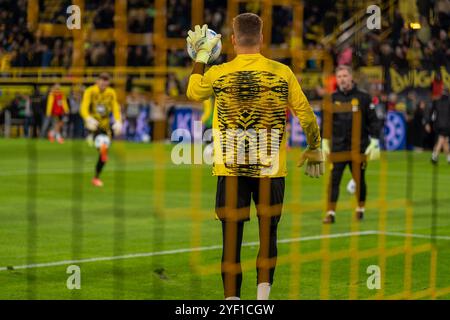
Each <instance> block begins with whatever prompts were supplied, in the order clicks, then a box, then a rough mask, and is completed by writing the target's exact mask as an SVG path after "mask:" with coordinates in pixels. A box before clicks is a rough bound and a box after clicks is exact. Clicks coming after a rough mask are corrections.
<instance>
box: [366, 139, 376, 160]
mask: <svg viewBox="0 0 450 320" xmlns="http://www.w3.org/2000/svg"><path fill="white" fill-rule="evenodd" d="M364 154H365V155H366V156H367V159H368V160H377V159H380V140H378V139H374V138H370V144H369V146H368V147H367V149H366V151H365V152H364Z"/></svg>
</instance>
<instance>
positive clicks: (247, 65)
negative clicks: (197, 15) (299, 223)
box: [186, 13, 324, 300]
mask: <svg viewBox="0 0 450 320" xmlns="http://www.w3.org/2000/svg"><path fill="white" fill-rule="evenodd" d="M207 28H208V27H207V26H206V25H204V26H203V27H200V26H195V30H194V31H189V32H188V34H189V36H188V38H187V41H188V43H190V44H191V45H192V46H193V47H194V49H195V50H196V58H195V63H194V68H193V71H192V74H191V76H190V78H189V84H188V88H187V93H186V94H187V97H188V98H189V99H192V100H196V101H203V100H206V99H209V97H210V96H212V95H214V97H215V102H214V112H213V144H214V155H213V159H214V163H213V175H215V176H217V193H216V215H217V218H218V219H220V220H221V222H222V233H223V251H222V281H223V285H224V296H225V298H226V299H229V300H232V299H240V289H241V283H242V271H241V264H240V250H241V245H242V237H243V231H244V222H245V221H248V220H249V219H250V204H251V199H252V198H253V201H254V202H255V205H256V212H257V216H258V221H259V237H260V248H259V253H258V257H257V262H256V266H257V299H261V300H266V299H268V298H269V293H270V289H271V286H272V283H273V276H274V271H275V265H276V258H277V227H278V222H279V220H280V216H281V211H282V205H283V198H284V187H285V176H286V174H287V171H286V110H287V108H288V107H290V108H291V109H292V110H293V112H294V114H295V115H296V116H297V117H298V118H299V120H300V123H301V125H302V127H303V129H304V131H305V134H306V139H307V142H308V148H307V149H306V151H305V152H304V153H303V154H302V156H301V159H300V161H299V165H300V166H303V165H304V164H306V166H305V168H306V170H305V173H306V174H307V175H309V176H311V177H319V176H321V175H322V174H323V168H324V166H323V159H322V152H321V150H320V145H321V138H320V131H319V127H318V124H317V120H316V117H315V115H314V112H313V110H312V108H311V106H310V105H309V103H308V101H307V99H306V97H305V95H304V94H303V91H302V90H301V88H300V85H299V83H298V81H297V78H296V77H295V75H294V74H293V72H292V71H291V69H290V68H289V67H287V66H286V65H284V64H281V63H279V62H276V61H273V60H270V59H267V58H265V57H264V56H263V55H261V53H260V50H261V45H262V42H263V36H262V20H261V18H260V17H258V16H257V15H255V14H253V13H243V14H240V15H238V16H237V17H235V18H234V20H233V35H232V36H231V42H232V44H233V46H234V50H235V53H236V54H237V56H236V58H235V59H233V60H232V61H230V62H227V63H224V64H221V65H217V66H212V67H211V68H210V69H209V70H208V71H207V72H206V73H205V65H206V63H207V62H208V60H209V58H210V55H211V51H212V49H213V48H214V47H215V45H216V44H217V43H218V41H219V39H220V35H217V36H216V37H214V38H212V39H211V38H208V37H207V36H206V30H207Z"/></svg>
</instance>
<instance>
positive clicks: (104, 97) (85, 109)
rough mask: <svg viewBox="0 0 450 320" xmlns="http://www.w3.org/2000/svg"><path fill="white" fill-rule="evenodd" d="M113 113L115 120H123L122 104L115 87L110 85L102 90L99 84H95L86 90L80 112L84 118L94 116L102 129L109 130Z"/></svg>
mask: <svg viewBox="0 0 450 320" xmlns="http://www.w3.org/2000/svg"><path fill="white" fill-rule="evenodd" d="M111 113H112V114H113V117H114V120H116V121H120V120H121V114H120V105H119V103H118V102H117V97H116V91H115V90H114V89H113V88H110V87H108V88H106V89H105V90H103V92H102V91H100V88H99V87H98V85H96V84H94V85H92V86H90V87H88V88H87V89H86V90H85V91H84V94H83V100H82V101H81V108H80V114H81V117H82V118H83V119H84V120H86V119H87V118H88V117H93V118H94V119H95V120H97V121H98V123H99V129H100V130H103V131H106V132H109V131H110V121H109V116H110V114H111Z"/></svg>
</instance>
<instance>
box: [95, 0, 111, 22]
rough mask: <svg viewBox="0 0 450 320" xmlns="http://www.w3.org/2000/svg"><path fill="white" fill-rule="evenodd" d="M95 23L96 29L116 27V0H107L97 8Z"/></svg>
mask: <svg viewBox="0 0 450 320" xmlns="http://www.w3.org/2000/svg"><path fill="white" fill-rule="evenodd" d="M93 23H94V27H95V28H96V29H109V28H114V1H111V0H106V1H104V3H102V4H101V5H100V7H99V8H98V9H97V10H95V13H94V19H93Z"/></svg>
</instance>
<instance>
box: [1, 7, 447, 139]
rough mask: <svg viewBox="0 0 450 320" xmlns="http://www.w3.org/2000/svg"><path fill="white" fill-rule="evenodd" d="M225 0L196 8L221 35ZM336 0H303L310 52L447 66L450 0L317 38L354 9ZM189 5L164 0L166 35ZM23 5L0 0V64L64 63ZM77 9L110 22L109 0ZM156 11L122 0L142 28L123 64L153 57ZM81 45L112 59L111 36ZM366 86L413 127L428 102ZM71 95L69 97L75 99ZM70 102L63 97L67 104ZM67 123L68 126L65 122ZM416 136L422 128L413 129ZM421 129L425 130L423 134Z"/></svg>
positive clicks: (99, 61)
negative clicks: (143, 40) (343, 37)
mask: <svg viewBox="0 0 450 320" xmlns="http://www.w3.org/2000/svg"><path fill="white" fill-rule="evenodd" d="M49 3H50V4H51V3H58V4H59V7H58V6H55V7H50V8H46V5H47V6H49ZM227 3H228V1H227V0H204V10H203V18H204V22H205V23H207V24H208V25H209V27H210V28H211V29H214V30H215V31H217V32H219V33H221V34H222V35H223V36H224V37H227V36H229V35H230V33H231V28H230V26H228V23H227V22H228V20H227V16H226V14H227ZM338 3H340V2H336V1H333V0H317V1H311V2H309V1H307V2H304V4H305V6H304V20H303V43H304V46H305V48H306V49H307V50H308V51H310V52H313V53H314V52H318V51H319V50H326V51H328V52H329V53H331V56H332V58H333V62H334V65H339V64H347V65H351V66H353V67H354V68H358V67H365V66H382V67H383V68H384V70H385V77H386V78H387V75H388V72H387V70H389V68H395V69H397V70H411V69H421V68H422V69H427V70H438V69H439V67H440V66H446V67H447V68H449V69H450V38H449V30H450V0H430V1H425V0H417V7H418V10H419V22H420V26H421V27H420V29H418V30H413V29H411V28H410V26H408V25H407V23H406V21H405V20H404V17H403V16H402V14H401V12H400V11H399V10H396V11H395V14H394V19H393V20H392V21H390V18H388V17H386V19H383V28H384V27H386V26H387V25H388V26H389V27H390V28H391V33H390V35H389V36H388V37H382V36H381V32H380V31H374V30H372V31H371V32H362V33H361V34H360V35H359V36H358V39H355V41H352V42H351V43H350V42H349V43H341V44H339V45H337V46H336V45H333V46H331V45H329V44H326V43H325V44H324V43H323V41H322V40H323V38H324V36H326V35H329V34H331V33H333V32H334V31H335V30H336V28H337V26H338V25H339V23H341V22H342V21H345V20H346V19H348V18H350V17H352V14H353V13H354V12H352V10H351V8H350V7H348V8H347V7H345V8H338V9H339V10H338V9H337V7H336V6H337V5H338ZM70 4H71V1H68V0H62V1H43V0H40V1H39V5H40V13H39V19H40V21H43V22H49V23H65V20H66V18H67V14H66V12H65V8H66V7H67V6H68V5H70ZM191 5H192V1H189V0H168V1H167V8H166V12H165V14H166V21H167V24H166V34H167V36H168V37H169V38H185V37H186V36H187V34H186V32H187V30H189V28H190V27H191V17H190V12H191ZM355 6H356V3H355ZM26 8H27V1H26V0H0V70H4V69H5V68H7V67H8V66H13V67H31V66H36V67H47V66H55V67H70V66H71V63H72V60H71V57H72V52H73V50H74V49H73V41H72V40H71V39H70V38H61V37H53V38H49V37H43V36H42V35H41V34H39V32H37V31H34V30H29V28H28V24H27V9H26ZM330 8H334V9H330ZM50 9H51V10H50ZM85 10H86V12H88V13H89V14H87V15H86V17H84V18H83V19H84V20H83V23H85V22H86V20H88V21H89V22H90V23H91V28H92V29H108V28H112V27H114V21H115V20H114V11H115V7H114V0H106V1H100V0H92V1H86V4H85ZM238 10H239V11H240V12H242V11H253V12H256V13H259V14H261V13H262V7H261V3H258V2H248V3H240V4H239V8H238ZM156 13H157V12H156V9H155V2H154V1H153V0H128V2H127V15H128V16H127V25H128V32H130V33H136V34H143V33H144V34H148V35H150V36H149V37H148V39H149V42H148V43H147V44H143V45H130V46H129V47H128V54H127V65H129V66H151V65H154V61H155V48H154V44H153V43H152V39H153V37H152V34H153V32H154V20H155V16H156ZM292 14H293V12H292V9H291V7H289V6H283V5H277V6H274V8H273V11H272V32H271V34H272V37H271V41H270V42H271V45H273V46H281V47H288V46H289V45H290V44H291V43H290V41H291V40H292V37H291V35H292V27H293V16H292ZM386 23H387V24H386ZM84 50H85V65H86V66H113V65H114V62H115V57H114V51H115V43H114V42H98V41H97V42H89V41H87V42H86V43H85V48H84ZM225 59H226V56H225V55H223V56H221V58H219V60H218V63H220V62H222V61H224V60H225ZM190 63H191V61H190V58H189V57H188V56H187V53H186V51H185V50H184V49H177V48H174V47H169V48H168V49H167V65H168V66H180V67H185V66H189V65H190ZM301 67H302V68H303V69H304V70H306V71H318V72H320V71H321V70H322V67H323V62H322V61H321V60H320V58H319V55H314V54H312V55H311V56H310V57H309V58H308V59H307V60H306V61H305V64H304V65H303V66H301ZM185 80H186V79H177V78H176V77H174V76H173V75H170V76H168V81H167V86H166V89H167V93H168V95H169V96H171V97H177V96H179V95H182V93H183V92H184V85H185V83H186V81H185ZM439 86H442V80H441V79H435V81H434V83H433V89H432V90H434V91H436V90H437V89H436V88H439ZM384 89H386V88H384ZM438 91H439V90H438ZM130 92H131V90H130ZM372 94H373V96H374V97H375V98H376V99H377V101H378V102H379V105H380V106H382V107H380V108H379V109H380V110H381V109H384V110H385V111H387V110H398V111H402V112H405V116H406V118H407V120H408V123H409V125H410V126H413V125H414V126H416V127H417V126H418V123H422V122H423V121H424V120H423V119H425V116H424V115H426V114H427V112H428V110H429V109H430V106H431V103H432V102H431V101H432V99H431V98H430V97H428V98H422V96H421V95H414V93H411V94H403V95H402V94H393V93H388V92H384V91H383V88H381V89H380V88H378V90H375V92H372ZM433 95H434V93H433ZM319 96H320V95H319ZM35 97H36V96H35ZM29 99H30V100H31V101H34V100H36V99H34V100H33V99H32V98H31V97H29ZM130 99H131V98H130ZM433 99H434V97H433ZM26 100H27V99H25V98H23V97H16V99H15V105H19V106H25V107H24V108H19V109H23V110H24V113H23V116H24V117H25V118H26V117H27V116H26V115H30V114H31V113H30V112H31V111H30V110H34V109H33V108H34V107H33V103H31V104H30V107H26V106H27V103H26ZM72 100H73V101H75V100H76V99H72ZM24 101H25V102H24ZM69 102H70V101H69ZM73 103H75V102H73ZM73 103H69V104H70V105H72V104H73ZM74 105H75V104H74ZM25 110H28V111H25ZM74 110H75V109H74ZM421 117H422V118H421ZM420 119H422V120H420ZM26 122H27V123H31V122H36V120H33V121H31V118H29V119H28V120H27V121H26ZM417 128H418V127H417ZM420 128H421V129H420V130H419V131H420V132H422V129H423V126H420ZM77 130H78V129H77ZM71 131H74V130H72V129H71ZM75 131H76V130H75ZM78 131H79V130H78ZM78 131H77V132H78ZM27 132H28V131H27ZM417 136H422V135H421V134H419V135H417ZM417 136H415V137H412V136H411V139H412V140H414V141H419V140H422V138H417ZM423 136H426V134H424V135H423ZM413 138H414V139H413Z"/></svg>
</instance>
